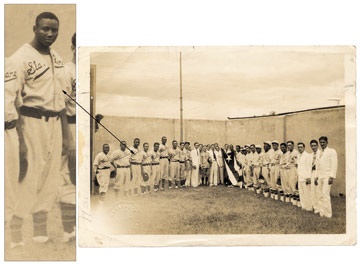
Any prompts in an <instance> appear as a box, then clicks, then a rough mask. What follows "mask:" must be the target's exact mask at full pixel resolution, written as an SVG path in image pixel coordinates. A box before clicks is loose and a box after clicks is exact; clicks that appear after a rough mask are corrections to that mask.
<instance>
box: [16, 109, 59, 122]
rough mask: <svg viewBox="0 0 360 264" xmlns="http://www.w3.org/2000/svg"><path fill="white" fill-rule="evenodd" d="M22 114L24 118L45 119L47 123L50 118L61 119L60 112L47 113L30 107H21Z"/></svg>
mask: <svg viewBox="0 0 360 264" xmlns="http://www.w3.org/2000/svg"><path fill="white" fill-rule="evenodd" d="M20 114H21V115H23V116H28V117H33V118H37V119H41V118H42V117H45V121H48V120H49V118H50V117H57V118H59V117H60V112H54V111H46V110H41V109H37V108H34V107H28V106H21V107H20Z"/></svg>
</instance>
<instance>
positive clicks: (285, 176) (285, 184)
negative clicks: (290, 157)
mask: <svg viewBox="0 0 360 264" xmlns="http://www.w3.org/2000/svg"><path fill="white" fill-rule="evenodd" d="M289 171H290V170H289V169H286V168H282V169H280V179H281V188H282V189H283V191H284V193H290V192H291V190H290V185H289Z"/></svg>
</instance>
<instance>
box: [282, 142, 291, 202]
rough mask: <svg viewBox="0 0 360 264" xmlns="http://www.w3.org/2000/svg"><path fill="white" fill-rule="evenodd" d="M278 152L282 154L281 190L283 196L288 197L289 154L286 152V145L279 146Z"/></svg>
mask: <svg viewBox="0 0 360 264" xmlns="http://www.w3.org/2000/svg"><path fill="white" fill-rule="evenodd" d="M280 150H281V152H282V154H281V156H280V180H281V189H282V190H283V191H284V195H290V192H291V190H290V186H289V170H290V167H288V163H289V152H288V150H287V145H286V143H285V142H284V143H281V144H280Z"/></svg>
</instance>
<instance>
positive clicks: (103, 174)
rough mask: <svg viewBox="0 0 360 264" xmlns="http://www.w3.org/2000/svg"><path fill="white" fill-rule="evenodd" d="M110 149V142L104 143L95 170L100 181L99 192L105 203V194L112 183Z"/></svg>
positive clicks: (97, 156)
mask: <svg viewBox="0 0 360 264" xmlns="http://www.w3.org/2000/svg"><path fill="white" fill-rule="evenodd" d="M109 151H110V147H109V144H104V145H103V149H102V152H100V153H99V154H97V155H96V157H95V160H94V164H93V166H94V171H95V177H96V180H97V182H98V183H99V185H100V187H99V192H100V203H103V202H104V200H105V194H106V193H107V191H108V190H109V183H110V168H111V166H110V156H109V155H108V153H109Z"/></svg>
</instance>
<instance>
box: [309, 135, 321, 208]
mask: <svg viewBox="0 0 360 264" xmlns="http://www.w3.org/2000/svg"><path fill="white" fill-rule="evenodd" d="M310 146H311V150H312V153H311V201H312V206H313V208H314V213H315V214H319V213H320V211H319V195H318V194H319V192H318V185H317V184H315V179H317V167H318V165H317V164H318V162H319V153H320V151H319V150H318V147H319V143H318V141H317V140H316V139H312V140H311V141H310Z"/></svg>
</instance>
